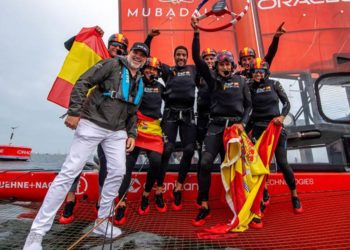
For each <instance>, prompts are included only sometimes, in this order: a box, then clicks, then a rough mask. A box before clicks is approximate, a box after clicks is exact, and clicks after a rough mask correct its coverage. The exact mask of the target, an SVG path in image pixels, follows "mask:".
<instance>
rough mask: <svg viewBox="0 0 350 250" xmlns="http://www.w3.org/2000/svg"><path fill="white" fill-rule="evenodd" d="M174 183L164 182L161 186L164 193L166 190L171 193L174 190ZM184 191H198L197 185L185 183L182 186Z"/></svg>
mask: <svg viewBox="0 0 350 250" xmlns="http://www.w3.org/2000/svg"><path fill="white" fill-rule="evenodd" d="M175 185H176V183H175V182H165V183H164V185H163V190H164V192H165V191H166V190H170V191H172V190H173V189H174V188H175ZM182 189H183V190H184V191H198V183H185V184H183V186H182Z"/></svg>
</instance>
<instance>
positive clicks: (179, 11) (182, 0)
mask: <svg viewBox="0 0 350 250" xmlns="http://www.w3.org/2000/svg"><path fill="white" fill-rule="evenodd" d="M159 3H160V4H163V3H166V4H168V3H172V4H174V5H178V6H179V5H184V4H186V5H190V4H191V5H193V4H194V0H159ZM195 8H196V6H194V5H193V6H192V8H184V7H180V8H178V7H176V8H162V7H156V8H128V9H127V17H138V16H142V17H168V18H169V19H172V18H173V17H187V16H189V15H191V16H198V15H200V13H199V12H198V11H197V10H196V9H195ZM206 12H208V10H207V9H204V10H203V13H206Z"/></svg>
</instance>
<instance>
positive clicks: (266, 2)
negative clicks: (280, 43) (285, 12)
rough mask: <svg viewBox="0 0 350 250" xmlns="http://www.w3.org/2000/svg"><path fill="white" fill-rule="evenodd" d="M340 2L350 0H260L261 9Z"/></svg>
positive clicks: (348, 0) (349, 0) (259, 6)
mask: <svg viewBox="0 0 350 250" xmlns="http://www.w3.org/2000/svg"><path fill="white" fill-rule="evenodd" d="M340 2H350V0H259V1H258V8H259V9H260V10H271V9H275V8H277V9H279V8H283V7H287V8H292V7H298V6H311V5H317V4H333V3H340Z"/></svg>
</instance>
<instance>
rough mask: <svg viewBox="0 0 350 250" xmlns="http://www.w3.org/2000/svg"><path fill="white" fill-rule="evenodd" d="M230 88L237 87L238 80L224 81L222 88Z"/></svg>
mask: <svg viewBox="0 0 350 250" xmlns="http://www.w3.org/2000/svg"><path fill="white" fill-rule="evenodd" d="M230 88H239V82H225V84H224V90H226V89H230Z"/></svg>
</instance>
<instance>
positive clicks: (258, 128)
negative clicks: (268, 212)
mask: <svg viewBox="0 0 350 250" xmlns="http://www.w3.org/2000/svg"><path fill="white" fill-rule="evenodd" d="M250 92H251V96H252V104H253V112H252V115H251V121H250V122H249V124H250V125H249V127H251V128H252V137H253V140H254V141H256V140H258V139H259V137H260V135H261V134H262V133H263V132H264V130H265V129H266V127H267V126H268V124H269V122H270V121H271V120H272V119H273V118H275V117H278V116H281V115H283V116H286V115H287V114H288V112H289V110H290V103H289V100H288V97H287V94H286V93H285V91H284V90H283V87H282V85H281V83H280V82H278V81H274V80H271V79H266V80H264V81H263V82H259V83H258V82H254V81H252V82H251V83H250ZM280 101H281V102H282V104H283V108H282V112H280V108H279V102H280ZM275 157H276V162H277V165H278V167H279V168H280V169H281V170H282V172H283V176H284V179H285V180H286V182H287V184H288V187H289V189H290V190H294V189H296V184H295V178H294V173H293V170H292V168H291V167H290V166H289V165H288V162H287V133H286V130H285V129H284V128H283V129H282V131H281V135H280V137H279V140H278V143H277V146H276V150H275Z"/></svg>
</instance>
